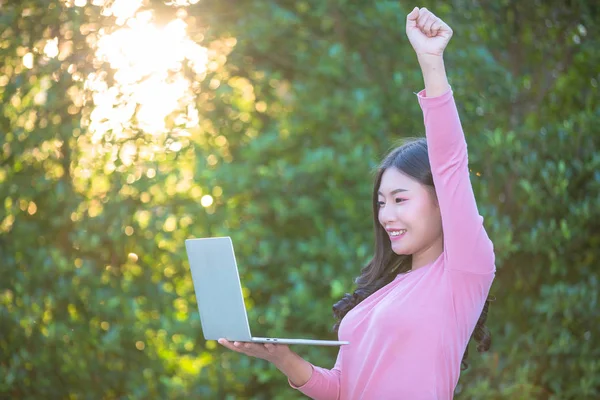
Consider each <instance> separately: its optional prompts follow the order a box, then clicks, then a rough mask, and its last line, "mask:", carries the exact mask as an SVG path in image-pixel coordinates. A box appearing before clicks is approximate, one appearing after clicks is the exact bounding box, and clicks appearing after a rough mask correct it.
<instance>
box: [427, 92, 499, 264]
mask: <svg viewBox="0 0 600 400" xmlns="http://www.w3.org/2000/svg"><path fill="white" fill-rule="evenodd" d="M417 97H418V99H419V104H420V106H421V108H422V110H423V117H424V120H425V132H426V136H427V148H428V152H429V163H430V165H431V172H432V174H433V182H434V184H435V190H436V194H437V197H438V201H439V205H440V212H441V215H442V229H443V232H444V256H445V258H446V259H445V265H446V268H447V269H449V270H455V271H462V272H472V273H479V274H487V273H491V272H495V267H494V262H495V257H494V249H493V244H492V242H491V240H490V239H489V237H488V235H487V233H486V231H485V229H484V227H483V217H482V216H481V215H479V211H478V210H477V203H476V201H475V195H474V193H473V188H472V186H471V180H470V178H469V167H468V156H467V143H466V141H465V135H464V133H463V130H462V126H461V123H460V118H459V116H458V110H457V109H456V104H455V102H454V97H453V94H452V90H451V89H449V90H448V91H447V92H446V93H444V94H442V95H440V96H436V97H426V93H425V90H423V91H421V92H419V93H418V94H417Z"/></svg>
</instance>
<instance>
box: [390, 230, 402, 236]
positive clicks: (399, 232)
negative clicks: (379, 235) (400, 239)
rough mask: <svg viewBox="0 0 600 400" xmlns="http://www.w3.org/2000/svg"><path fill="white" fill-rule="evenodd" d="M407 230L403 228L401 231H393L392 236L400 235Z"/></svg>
mask: <svg viewBox="0 0 600 400" xmlns="http://www.w3.org/2000/svg"><path fill="white" fill-rule="evenodd" d="M405 232H406V229H401V230H399V231H391V232H390V236H400V235H402V234H403V233H405Z"/></svg>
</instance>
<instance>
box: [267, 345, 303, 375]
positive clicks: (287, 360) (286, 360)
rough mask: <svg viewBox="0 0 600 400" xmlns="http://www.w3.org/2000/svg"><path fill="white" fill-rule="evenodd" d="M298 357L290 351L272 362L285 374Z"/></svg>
mask: <svg viewBox="0 0 600 400" xmlns="http://www.w3.org/2000/svg"><path fill="white" fill-rule="evenodd" d="M298 357H300V356H298V354H296V353H294V352H293V351H291V350H290V351H289V352H287V353H285V355H283V356H281V357H279V358H277V359H276V360H273V361H272V362H273V364H274V365H275V367H277V369H279V370H280V371H281V372H283V373H285V371H286V370H288V369H289V368H290V365H292V364H293V363H294V361H295V360H296V359H297V358H298Z"/></svg>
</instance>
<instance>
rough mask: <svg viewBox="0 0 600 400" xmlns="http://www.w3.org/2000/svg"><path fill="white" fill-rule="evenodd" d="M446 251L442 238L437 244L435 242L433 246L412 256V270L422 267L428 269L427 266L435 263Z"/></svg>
mask: <svg viewBox="0 0 600 400" xmlns="http://www.w3.org/2000/svg"><path fill="white" fill-rule="evenodd" d="M443 251H444V240H443V238H442V237H440V238H439V239H438V240H436V241H435V242H433V243H432V244H431V245H429V246H427V247H426V248H424V249H422V250H419V251H418V252H416V253H414V254H413V255H412V267H411V268H412V269H413V270H415V269H419V268H422V267H426V266H427V265H430V264H431V263H433V262H434V261H435V260H437V259H438V257H439V256H440V255H441V254H442V252H443Z"/></svg>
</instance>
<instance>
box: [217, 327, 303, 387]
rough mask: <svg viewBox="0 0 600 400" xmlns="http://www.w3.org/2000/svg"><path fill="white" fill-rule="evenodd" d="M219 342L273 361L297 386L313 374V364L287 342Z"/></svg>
mask: <svg viewBox="0 0 600 400" xmlns="http://www.w3.org/2000/svg"><path fill="white" fill-rule="evenodd" d="M218 342H219V344H221V345H223V346H224V347H227V348H228V349H229V350H233V351H235V352H238V353H242V354H245V355H247V356H250V357H256V358H261V359H263V360H267V361H269V362H271V363H273V365H275V366H276V367H277V369H278V370H280V371H281V372H283V373H284V374H285V375H286V376H287V377H288V378H289V380H290V381H291V382H292V384H294V385H295V386H297V387H300V386H303V385H304V384H305V383H306V382H308V380H309V379H310V377H311V376H312V365H311V364H310V363H309V362H308V361H306V360H305V359H303V358H302V357H300V356H299V355H298V354H296V353H294V352H293V351H291V350H290V348H289V347H288V346H287V345H285V344H272V343H249V342H230V341H228V340H226V339H219V340H218Z"/></svg>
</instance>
